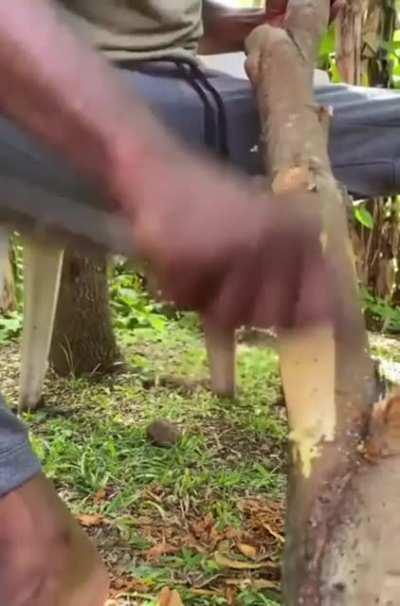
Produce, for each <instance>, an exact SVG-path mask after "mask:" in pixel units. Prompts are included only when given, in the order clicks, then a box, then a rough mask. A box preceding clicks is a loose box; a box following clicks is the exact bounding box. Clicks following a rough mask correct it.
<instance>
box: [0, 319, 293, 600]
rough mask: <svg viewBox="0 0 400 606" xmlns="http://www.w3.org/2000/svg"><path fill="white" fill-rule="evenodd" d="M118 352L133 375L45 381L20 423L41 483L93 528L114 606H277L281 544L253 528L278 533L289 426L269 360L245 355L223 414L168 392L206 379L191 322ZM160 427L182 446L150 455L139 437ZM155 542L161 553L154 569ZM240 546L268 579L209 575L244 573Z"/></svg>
mask: <svg viewBox="0 0 400 606" xmlns="http://www.w3.org/2000/svg"><path fill="white" fill-rule="evenodd" d="M125 335H126V333H125ZM125 342H129V346H127V347H126V351H125V355H126V359H127V361H128V362H129V363H130V365H131V367H132V369H134V370H132V371H127V372H126V373H125V374H119V375H115V376H113V377H109V378H105V379H103V380H101V381H98V380H96V381H95V380H93V379H92V380H86V379H85V380H84V379H79V380H78V379H70V380H61V379H57V378H56V377H54V376H53V375H50V376H49V377H48V380H47V385H46V391H45V403H46V404H45V407H44V408H42V409H41V410H39V411H37V412H35V413H30V414H27V415H25V421H26V422H27V423H28V425H29V427H30V431H31V436H32V441H33V444H34V446H35V449H36V451H37V453H38V454H39V456H40V458H41V460H42V461H43V464H44V467H45V470H46V472H47V474H48V475H49V476H50V477H51V478H52V479H53V480H54V481H55V484H56V486H57V489H58V490H59V492H60V494H61V496H62V497H63V498H64V499H65V500H66V501H67V503H68V505H69V506H70V508H71V509H72V511H73V512H74V514H76V515H77V516H82V514H91V515H92V514H100V516H98V520H99V522H98V523H97V524H95V525H93V526H92V527H90V528H89V529H88V531H89V532H90V534H91V535H92V536H93V539H94V540H95V541H96V543H97V545H98V547H99V549H100V551H101V552H102V554H103V557H104V558H105V560H106V562H107V564H108V566H109V568H110V570H111V571H112V575H113V577H114V585H115V593H119V594H120V595H119V597H118V600H117V602H116V603H117V604H118V605H121V606H122V605H125V604H146V605H148V604H151V603H152V600H153V601H154V600H156V597H157V595H158V593H159V591H160V589H161V588H162V587H164V586H170V587H174V588H177V589H178V590H179V592H180V593H181V596H182V598H183V600H184V603H185V605H187V604H189V605H193V606H194V605H197V604H198V605H203V604H204V605H205V604H207V605H210V606H214V605H215V606H216V605H219V604H226V603H229V602H231V601H232V599H233V598H232V596H234V597H235V599H236V603H237V604H239V605H241V606H250V605H251V606H259V605H260V606H261V605H267V606H268V605H273V604H276V602H273V601H271V599H270V597H271V595H272V594H271V588H270V587H268V585H269V584H271V585H272V589H273V590H275V588H276V586H277V583H278V581H279V556H280V549H281V542H280V541H279V540H277V539H276V537H275V538H274V537H273V536H271V534H270V533H269V531H268V530H266V529H265V528H263V527H262V524H261V522H260V520H264V519H268V524H269V525H270V526H271V527H273V528H275V529H277V532H279V531H280V530H281V509H280V500H281V498H282V496H283V491H284V472H285V456H284V454H283V453H284V449H285V440H286V424H285V420H284V415H283V413H282V405H281V404H280V400H281V393H280V384H279V378H278V371H277V358H276V355H275V354H274V353H273V352H272V351H271V350H268V349H261V348H255V347H253V348H250V347H244V346H241V347H240V351H239V360H238V368H239V376H240V389H239V394H238V398H237V400H236V401H235V402H230V401H226V400H221V399H218V398H216V397H215V396H213V395H212V394H211V393H210V392H209V391H208V390H207V389H206V388H205V387H204V386H203V384H202V383H201V382H200V383H198V384H196V383H195V384H194V386H193V385H192V386H191V387H190V388H189V387H187V388H186V387H179V386H176V387H173V386H168V384H167V385H166V384H165V381H164V380H163V379H164V378H165V377H166V376H172V375H173V376H174V377H177V378H179V377H180V378H185V379H190V380H192V381H195V382H196V381H198V380H199V381H201V380H203V379H206V378H207V376H208V374H207V369H206V361H205V352H204V346H203V342H202V339H201V335H200V334H199V332H198V329H197V326H196V322H194V321H193V319H192V318H191V317H190V316H189V317H185V318H182V319H181V320H179V321H168V324H166V325H163V326H162V327H161V328H160V327H158V326H155V327H153V328H140V327H138V328H136V329H135V331H132V332H131V333H130V334H129V338H128V339H125ZM3 353H7V355H4V357H3V359H4V358H7V360H8V364H7V365H6V366H5V367H4V368H3V369H2V371H1V373H2V377H0V378H2V379H3V380H2V382H3V391H4V392H5V393H6V395H7V396H8V399H9V401H11V403H12V404H13V403H15V400H16V377H17V373H18V356H17V353H16V347H15V345H8V346H7V352H3ZM156 418H165V419H168V420H170V421H172V422H174V423H176V424H178V425H179V426H180V428H181V429H182V431H183V437H182V439H181V441H180V442H179V443H178V445H176V446H174V447H172V448H169V449H166V448H159V447H156V446H153V445H152V444H151V443H150V442H149V440H148V439H147V437H146V427H147V426H148V425H149V423H151V422H152V421H153V420H154V419H156ZM269 511H271V517H270V518H269V517H268V516H269V515H270V514H269ZM101 516H102V517H101ZM263 516H264V517H263ZM265 516H267V518H265ZM196 529H197V530H196ZM163 542H165V543H166V544H167V545H168V546H169V549H167V550H166V553H165V554H160V555H158V556H156V557H152V555H151V554H152V552H151V549H152V548H154V546H159V545H160V544H163ZM241 542H242V543H246V544H250V545H252V546H254V547H255V548H256V550H257V558H258V561H257V563H260V562H261V563H264V564H265V568H259V569H254V570H253V569H251V568H250V569H249V570H243V571H242V570H240V571H238V570H236V569H234V568H230V567H229V566H228V567H221V566H220V565H219V564H218V563H217V562H216V560H215V552H216V551H218V552H221V553H223V554H224V555H225V556H226V557H228V558H231V560H232V559H233V560H234V561H236V560H239V561H241V562H245V563H246V562H247V564H250V566H252V564H254V562H253V561H252V560H249V558H246V557H245V556H243V555H242V554H241V553H240V550H239V549H238V545H239V544H240V543H241ZM156 551H157V547H156ZM269 581H271V583H269ZM273 595H275V596H276V592H275V593H274V594H273ZM227 599H228V602H227Z"/></svg>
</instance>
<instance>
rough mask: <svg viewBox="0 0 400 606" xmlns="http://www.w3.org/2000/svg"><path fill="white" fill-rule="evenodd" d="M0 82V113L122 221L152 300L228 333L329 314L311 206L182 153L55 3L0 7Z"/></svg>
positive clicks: (8, 0)
mask: <svg viewBox="0 0 400 606" xmlns="http://www.w3.org/2000/svg"><path fill="white" fill-rule="evenodd" d="M0 72H1V79H0V110H1V109H3V111H4V112H6V113H7V114H8V115H9V116H10V117H11V118H13V119H15V120H16V121H17V122H18V123H19V124H20V125H21V126H22V127H25V128H26V129H27V130H29V131H30V132H31V133H32V134H33V135H36V136H38V137H40V138H41V139H42V141H43V142H44V143H47V144H48V145H50V146H52V147H53V148H55V149H57V150H58V151H59V152H60V153H62V154H63V155H64V157H66V158H67V159H69V161H70V162H71V163H72V164H73V165H74V166H75V168H76V169H77V170H78V171H80V172H81V173H82V174H83V175H85V176H86V177H87V178H89V179H92V181H93V184H94V185H95V186H97V188H98V190H99V191H100V192H101V193H102V194H103V195H104V196H107V197H108V199H109V200H110V203H114V204H115V206H116V209H118V211H119V212H121V213H123V214H124V216H126V218H127V220H128V221H130V222H131V224H132V231H133V237H134V242H135V245H137V247H138V250H139V252H141V254H142V256H143V257H144V259H147V260H148V261H149V262H150V265H151V270H152V271H153V273H154V274H155V275H156V278H157V279H158V282H159V285H160V287H161V290H162V292H163V295H164V297H166V298H168V299H171V300H173V301H175V302H176V303H177V304H178V305H179V306H180V307H182V308H185V309H193V310H197V311H200V312H201V313H203V314H206V315H207V316H208V317H209V318H211V321H215V322H217V323H219V324H220V325H226V326H232V327H233V326H238V325H240V324H243V323H246V324H258V325H261V326H270V325H281V326H282V325H283V326H287V325H294V324H298V323H300V324H301V323H305V322H316V321H319V320H323V319H326V318H327V317H328V316H329V314H330V311H331V309H330V293H331V291H332V290H331V289H330V288H328V286H331V282H330V280H329V276H328V275H327V272H326V266H325V261H324V259H323V257H322V251H321V245H320V233H319V232H320V226H319V225H318V221H316V220H315V219H314V218H313V217H312V216H309V215H307V214H305V213H306V211H307V209H310V208H312V200H313V197H312V196H311V197H309V198H307V200H306V201H305V200H304V199H302V200H295V199H291V200H289V201H285V200H282V199H278V198H274V197H272V196H270V195H267V194H265V195H261V194H260V192H259V191H258V192H256V191H255V189H254V188H253V189H252V187H251V186H250V184H249V181H248V180H246V179H244V180H243V179H240V178H238V177H237V175H235V174H232V173H231V172H228V171H227V170H226V169H223V168H221V167H217V166H216V163H215V162H211V161H208V160H206V159H205V158H202V157H201V156H200V155H197V156H195V155H194V154H192V152H191V151H189V150H187V149H185V148H183V147H182V145H181V144H180V143H179V142H178V141H177V140H175V139H174V138H173V137H172V136H171V135H170V133H168V132H167V131H166V130H165V128H164V126H163V125H162V124H161V123H158V122H157V121H156V120H155V118H154V116H153V115H152V113H151V111H150V110H149V109H148V108H146V107H145V106H144V104H143V103H142V102H141V101H140V100H139V99H138V98H137V97H136V96H135V94H134V91H132V90H131V89H130V88H129V87H127V86H126V82H125V80H124V79H123V78H122V76H121V75H120V74H118V72H117V71H116V70H114V69H113V68H112V67H111V66H109V65H108V64H107V63H106V62H105V61H103V60H102V59H101V57H99V56H97V54H96V53H95V52H93V51H91V50H90V49H89V48H87V47H86V46H85V45H84V44H83V43H82V42H81V41H79V39H77V38H76V36H75V35H74V34H73V32H71V31H70V30H69V29H68V28H67V27H66V26H63V24H62V22H60V20H59V17H58V14H57V12H56V11H55V5H53V4H51V3H49V2H47V1H46V0H36V2H34V3H32V2H14V1H13V0H2V2H0ZM0 193H1V192H0ZM316 216H318V215H317V214H316Z"/></svg>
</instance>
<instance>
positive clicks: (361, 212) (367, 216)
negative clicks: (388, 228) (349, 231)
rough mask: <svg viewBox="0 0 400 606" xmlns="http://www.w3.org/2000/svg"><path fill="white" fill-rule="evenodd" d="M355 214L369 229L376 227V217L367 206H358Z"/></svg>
mask: <svg viewBox="0 0 400 606" xmlns="http://www.w3.org/2000/svg"><path fill="white" fill-rule="evenodd" d="M354 216H355V218H356V219H357V221H358V222H359V223H361V225H363V226H364V227H366V228H367V229H372V228H373V227H374V218H373V216H372V215H371V213H370V212H369V210H367V209H366V208H365V206H357V208H355V209H354Z"/></svg>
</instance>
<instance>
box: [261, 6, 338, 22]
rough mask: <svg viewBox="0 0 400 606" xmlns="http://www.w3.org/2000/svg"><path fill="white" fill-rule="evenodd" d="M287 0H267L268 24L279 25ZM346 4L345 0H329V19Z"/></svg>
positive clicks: (283, 17)
mask: <svg viewBox="0 0 400 606" xmlns="http://www.w3.org/2000/svg"><path fill="white" fill-rule="evenodd" d="M288 3H289V0H267V7H266V22H267V23H269V24H270V25H275V26H277V27H281V26H282V25H283V24H284V21H285V15H286V11H287V8H288ZM345 4H346V0H331V19H332V20H333V19H335V17H336V16H337V14H338V12H339V10H340V9H341V8H342V7H343V6H344V5H345Z"/></svg>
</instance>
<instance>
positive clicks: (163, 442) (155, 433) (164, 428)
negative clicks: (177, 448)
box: [147, 419, 182, 446]
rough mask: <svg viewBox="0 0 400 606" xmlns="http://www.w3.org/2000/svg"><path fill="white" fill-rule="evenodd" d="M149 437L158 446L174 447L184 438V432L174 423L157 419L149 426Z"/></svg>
mask: <svg viewBox="0 0 400 606" xmlns="http://www.w3.org/2000/svg"><path fill="white" fill-rule="evenodd" d="M147 437H148V438H149V439H150V440H151V441H152V442H153V444H155V445H156V446H174V445H175V444H177V442H179V440H180V438H181V437H182V432H181V430H180V429H179V427H177V425H175V424H174V423H171V422H170V421H165V420H164V419H157V420H156V421H153V423H151V424H150V425H149V426H148V428H147Z"/></svg>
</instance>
